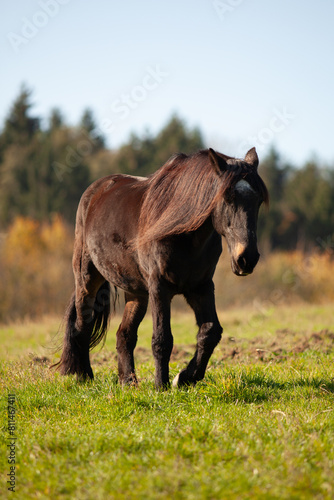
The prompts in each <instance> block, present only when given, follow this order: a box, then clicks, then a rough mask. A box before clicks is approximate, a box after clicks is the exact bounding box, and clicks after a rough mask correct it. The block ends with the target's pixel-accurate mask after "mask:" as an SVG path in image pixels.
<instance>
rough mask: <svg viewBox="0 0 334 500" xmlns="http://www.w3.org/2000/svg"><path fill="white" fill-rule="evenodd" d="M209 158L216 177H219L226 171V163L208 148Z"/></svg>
mask: <svg viewBox="0 0 334 500" xmlns="http://www.w3.org/2000/svg"><path fill="white" fill-rule="evenodd" d="M209 158H210V161H211V164H212V166H213V167H214V169H215V170H216V172H217V174H218V175H221V174H222V172H224V171H225V170H226V169H227V163H226V161H225V160H224V159H223V158H222V157H221V156H218V155H217V153H216V152H215V151H214V150H213V149H211V148H209Z"/></svg>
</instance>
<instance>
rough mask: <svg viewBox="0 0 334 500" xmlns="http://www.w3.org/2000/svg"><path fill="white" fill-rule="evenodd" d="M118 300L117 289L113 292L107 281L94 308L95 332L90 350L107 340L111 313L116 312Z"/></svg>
mask: <svg viewBox="0 0 334 500" xmlns="http://www.w3.org/2000/svg"><path fill="white" fill-rule="evenodd" d="M117 299H118V291H117V288H116V287H114V292H113V293H112V292H111V288H110V283H109V282H108V281H105V282H104V283H103V285H102V286H101V287H100V289H99V291H98V292H97V294H96V297H95V303H94V308H93V330H92V334H91V337H90V342H89V349H90V350H91V349H93V347H95V346H97V345H98V344H99V343H100V342H101V341H103V343H104V342H105V340H106V336H107V331H108V326H109V320H110V316H111V313H114V312H115V309H116V304H117Z"/></svg>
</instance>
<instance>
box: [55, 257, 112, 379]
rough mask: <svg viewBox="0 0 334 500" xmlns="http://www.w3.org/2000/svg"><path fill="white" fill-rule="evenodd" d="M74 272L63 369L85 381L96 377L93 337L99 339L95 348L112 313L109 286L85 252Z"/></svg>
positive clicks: (61, 365)
mask: <svg viewBox="0 0 334 500" xmlns="http://www.w3.org/2000/svg"><path fill="white" fill-rule="evenodd" d="M73 269H74V276H75V293H74V294H73V296H72V299H71V302H70V304H69V306H68V309H67V312H66V316H65V321H66V331H65V337H64V346H63V352H62V355H61V359H60V362H59V370H60V373H62V374H63V375H68V374H76V375H77V377H78V379H80V380H85V379H86V378H87V377H89V378H91V379H92V378H93V371H92V368H91V365H90V360H89V349H90V348H91V347H92V334H94V335H95V337H96V338H95V342H94V345H95V344H97V343H98V341H99V340H101V338H102V337H103V335H104V334H105V332H106V328H107V320H108V317H109V312H110V297H109V283H106V282H105V279H104V278H103V277H102V276H101V274H100V273H99V272H98V271H97V269H96V268H95V266H94V265H93V263H92V262H91V260H90V259H89V256H88V255H85V253H84V254H83V255H82V258H81V259H80V264H79V265H78V266H77V265H76V260H75V259H74V266H73ZM102 294H104V297H102ZM102 302H103V303H104V304H103V303H102ZM95 330H99V331H95ZM93 340H94V339H93Z"/></svg>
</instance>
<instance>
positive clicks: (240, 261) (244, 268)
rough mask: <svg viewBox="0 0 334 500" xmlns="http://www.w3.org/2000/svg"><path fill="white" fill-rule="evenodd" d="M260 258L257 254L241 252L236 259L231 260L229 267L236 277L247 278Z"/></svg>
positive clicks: (256, 252) (246, 251)
mask: <svg viewBox="0 0 334 500" xmlns="http://www.w3.org/2000/svg"><path fill="white" fill-rule="evenodd" d="M259 258H260V254H259V252H258V251H257V250H256V251H255V252H254V251H253V252H250V251H248V250H247V249H246V250H243V251H242V252H241V253H239V255H238V256H237V257H232V258H231V267H232V271H233V272H234V274H236V275H237V276H248V274H251V273H252V272H253V270H254V268H255V266H256V264H257V263H258V261H259Z"/></svg>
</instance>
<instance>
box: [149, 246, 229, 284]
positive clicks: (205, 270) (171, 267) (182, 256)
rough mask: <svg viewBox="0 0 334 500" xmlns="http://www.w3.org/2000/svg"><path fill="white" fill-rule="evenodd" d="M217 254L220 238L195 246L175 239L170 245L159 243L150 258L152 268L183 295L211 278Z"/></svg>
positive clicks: (220, 249) (219, 249) (219, 252)
mask: <svg viewBox="0 0 334 500" xmlns="http://www.w3.org/2000/svg"><path fill="white" fill-rule="evenodd" d="M221 251H222V247H221V238H220V237H218V238H213V239H212V240H210V241H209V242H208V243H207V244H206V245H197V244H196V241H195V242H194V241H193V240H191V239H190V238H181V237H180V238H175V239H174V240H172V242H171V243H170V245H168V244H160V247H159V248H157V249H156V251H155V252H154V253H155V255H154V253H153V255H152V256H153V257H155V262H154V264H153V265H155V266H156V267H157V268H158V269H157V270H158V273H159V274H160V275H161V276H162V277H163V278H164V279H165V280H166V281H167V282H169V283H171V285H173V286H174V287H176V289H177V292H178V293H183V292H184V291H186V290H189V289H193V288H196V286H198V285H199V284H201V283H203V282H205V281H208V280H210V279H211V278H212V276H213V274H214V272H215V269H216V265H217V262H218V259H219V256H220V254H221Z"/></svg>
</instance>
